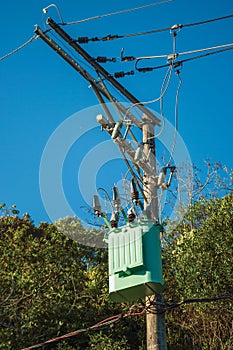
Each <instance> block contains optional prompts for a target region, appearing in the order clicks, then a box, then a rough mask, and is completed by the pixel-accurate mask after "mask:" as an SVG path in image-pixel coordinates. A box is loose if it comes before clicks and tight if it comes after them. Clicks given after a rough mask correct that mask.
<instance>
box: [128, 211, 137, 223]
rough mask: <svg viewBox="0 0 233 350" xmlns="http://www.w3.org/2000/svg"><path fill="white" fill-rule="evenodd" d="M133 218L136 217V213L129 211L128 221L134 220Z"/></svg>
mask: <svg viewBox="0 0 233 350" xmlns="http://www.w3.org/2000/svg"><path fill="white" fill-rule="evenodd" d="M135 218H136V215H135V214H134V213H130V214H129V215H128V221H129V222H134V220H135Z"/></svg>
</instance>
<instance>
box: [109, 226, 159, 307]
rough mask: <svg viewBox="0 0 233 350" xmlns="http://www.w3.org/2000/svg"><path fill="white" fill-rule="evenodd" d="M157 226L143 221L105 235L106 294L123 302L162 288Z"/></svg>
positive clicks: (113, 299)
mask: <svg viewBox="0 0 233 350" xmlns="http://www.w3.org/2000/svg"><path fill="white" fill-rule="evenodd" d="M160 232H161V225H159V224H158V223H155V222H154V221H148V220H143V221H140V222H137V223H130V224H127V225H125V226H121V227H119V228H114V229H112V230H111V231H110V232H109V236H108V240H107V241H108V262H109V296H110V299H111V300H112V301H115V302H127V301H132V300H136V299H138V298H142V297H145V296H148V295H151V294H155V293H159V292H161V291H162V290H163V277H162V258H161V244H160Z"/></svg>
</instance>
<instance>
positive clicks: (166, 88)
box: [124, 65, 172, 119]
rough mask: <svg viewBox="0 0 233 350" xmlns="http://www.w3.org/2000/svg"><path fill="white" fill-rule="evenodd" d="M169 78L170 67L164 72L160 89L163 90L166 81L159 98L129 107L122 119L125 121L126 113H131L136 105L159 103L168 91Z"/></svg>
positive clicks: (170, 74) (170, 73)
mask: <svg viewBox="0 0 233 350" xmlns="http://www.w3.org/2000/svg"><path fill="white" fill-rule="evenodd" d="M171 76H172V65H169V68H168V70H167V72H166V74H165V77H164V80H163V83H162V88H163V86H164V84H165V82H166V81H167V83H166V85H165V88H164V89H163V90H162V88H161V93H160V96H159V97H156V98H155V99H153V100H149V101H144V102H137V103H134V104H133V105H132V106H130V107H129V108H128V109H127V111H126V113H125V116H124V119H126V117H127V115H128V113H129V112H130V111H131V109H132V108H134V107H136V106H138V105H141V104H145V105H146V104H151V103H156V102H158V101H160V100H161V99H162V98H163V97H164V95H165V93H166V92H167V90H168V87H169V85H170V82H171Z"/></svg>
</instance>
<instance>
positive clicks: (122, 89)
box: [47, 18, 160, 126]
mask: <svg viewBox="0 0 233 350" xmlns="http://www.w3.org/2000/svg"><path fill="white" fill-rule="evenodd" d="M47 24H48V25H49V26H50V27H51V28H52V29H53V30H54V31H55V32H56V33H57V34H59V35H60V36H61V37H62V39H63V40H65V41H66V42H67V43H68V44H69V45H70V46H71V47H72V48H73V49H74V50H75V51H76V52H78V54H79V55H80V56H82V57H83V58H84V59H85V60H86V61H87V62H88V63H89V64H90V65H91V66H92V67H93V68H94V69H95V70H96V71H97V72H99V73H100V74H102V75H103V77H104V78H105V79H106V80H108V81H109V83H110V84H112V85H113V86H114V87H115V88H116V89H117V90H118V91H120V92H121V93H122V95H124V96H125V97H126V98H127V99H128V100H129V101H130V102H132V103H133V104H135V105H137V107H138V109H140V110H141V111H142V112H143V113H145V114H147V116H148V118H150V120H151V122H153V123H154V125H158V126H159V125H160V120H159V119H158V118H157V117H156V116H155V115H154V113H152V112H151V111H150V110H149V109H148V108H146V107H145V106H144V105H143V104H142V103H141V102H140V101H139V100H138V99H137V98H136V97H134V96H133V95H132V94H131V93H130V92H129V91H128V90H127V89H126V88H125V87H124V86H123V85H121V84H120V83H119V82H118V81H117V80H116V79H114V77H113V76H112V75H110V74H109V73H108V72H107V71H106V70H105V69H104V68H103V67H102V66H101V65H100V64H99V63H98V62H96V61H95V60H94V59H93V57H91V56H90V55H89V54H88V53H87V52H86V51H85V50H84V49H83V48H82V47H81V46H80V45H78V44H77V41H76V40H74V39H73V38H71V37H70V36H69V35H68V34H67V33H66V32H65V31H64V30H63V29H62V28H61V27H60V26H59V25H58V24H57V23H56V22H54V21H53V20H52V18H48V19H47Z"/></svg>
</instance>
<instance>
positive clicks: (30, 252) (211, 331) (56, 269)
mask: <svg viewBox="0 0 233 350" xmlns="http://www.w3.org/2000/svg"><path fill="white" fill-rule="evenodd" d="M0 210H2V214H3V215H2V216H1V217H0V239H1V245H0V254H1V259H0V280H1V284H0V316H1V317H0V349H4V350H8V349H9V350H16V349H17V350H18V349H22V348H24V347H27V346H30V345H33V344H37V343H42V342H44V341H46V340H48V339H51V338H54V337H58V336H61V335H63V334H66V333H69V332H72V331H75V330H78V329H83V328H88V327H90V326H92V325H93V324H95V323H97V322H99V321H101V320H103V319H105V318H108V317H110V316H112V315H116V314H122V313H125V312H127V313H128V311H129V307H130V305H128V304H115V303H110V302H109V300H108V267H107V249H104V248H98V249H97V248H95V247H90V246H85V245H83V244H80V242H83V243H84V242H85V241H86V240H89V239H90V236H89V231H88V230H85V229H84V228H83V227H82V225H81V224H80V222H79V221H78V220H77V218H66V219H65V220H60V221H59V225H56V226H55V225H49V224H47V223H41V224H40V225H39V226H38V227H36V226H35V225H34V224H33V222H32V220H31V218H30V216H29V215H28V214H25V215H24V216H23V217H22V218H20V217H19V216H18V214H15V213H14V212H13V210H16V208H15V206H12V207H11V208H10V209H6V207H5V205H2V208H0ZM58 227H59V229H60V230H62V231H63V232H64V230H66V231H67V232H66V235H64V234H63V233H61V232H60V231H59V230H58ZM232 230H233V196H232V195H226V196H225V197H224V198H222V199H220V198H213V199H211V200H206V199H204V198H201V199H200V200H198V201H197V202H195V203H194V204H193V205H192V207H191V208H190V211H189V212H188V213H187V214H186V216H185V217H184V219H183V222H182V223H180V224H179V225H178V226H174V229H173V230H172V231H171V233H170V234H167V233H165V234H164V235H165V238H166V243H165V244H164V251H163V255H164V261H165V265H164V277H165V282H166V285H167V289H166V291H165V299H166V300H168V299H169V300H173V301H174V302H179V301H181V300H186V299H188V298H203V297H215V296H218V295H220V294H228V293H233V279H232V253H233V251H232V248H233V247H232V242H233V232H232ZM67 233H70V234H71V235H72V238H75V239H76V240H78V241H79V243H78V242H75V241H73V240H71V239H69V237H67V236H69V235H68V234H67ZM98 235H99V233H98V232H96V241H95V242H98V239H99V237H98ZM92 236H93V235H92ZM100 236H101V235H100ZM101 239H102V238H101ZM135 308H136V309H137V304H135V306H134V309H135ZM232 311H233V307H232V301H231V300H228V301H224V302H223V301H218V302H212V303H191V304H188V305H183V306H181V307H180V308H176V309H174V310H173V311H172V312H168V313H167V314H166V322H167V333H168V349H170V350H183V349H187V350H194V349H195V350H196V349H204V350H205V349H208V350H209V349H210V350H219V349H221V350H230V349H231V348H233V339H232V337H233V333H232V324H231V322H232ZM47 348H48V349H58V350H61V349H62V350H79V349H87V350H92V349H96V350H98V349H101V350H102V349H111V350H118V349H121V350H124V349H125V350H129V349H131V350H135V349H140V350H145V349H146V346H145V317H142V316H138V317H129V318H124V319H122V320H121V321H120V322H119V323H117V324H114V325H112V326H111V327H107V328H106V329H103V330H101V331H91V330H89V331H87V332H83V333H82V334H78V335H76V336H75V337H72V338H69V339H66V340H65V341H62V342H61V341H59V342H55V343H53V344H52V345H49V346H47V347H45V349H47Z"/></svg>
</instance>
